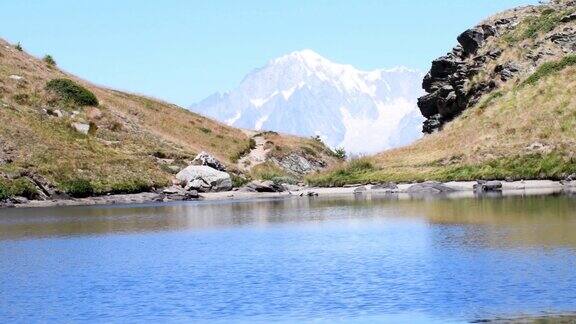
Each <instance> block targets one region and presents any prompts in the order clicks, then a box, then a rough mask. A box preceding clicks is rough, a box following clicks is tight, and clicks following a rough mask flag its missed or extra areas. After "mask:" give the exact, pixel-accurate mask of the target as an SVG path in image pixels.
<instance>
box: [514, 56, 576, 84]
mask: <svg viewBox="0 0 576 324" xmlns="http://www.w3.org/2000/svg"><path fill="white" fill-rule="evenodd" d="M574 65H576V55H568V56H566V57H564V58H563V59H561V60H560V61H555V62H547V63H544V64H542V65H540V67H538V69H537V70H536V72H534V73H533V74H532V75H531V76H530V77H528V79H526V80H524V82H522V84H521V86H525V85H533V84H536V83H537V82H538V81H540V80H541V79H542V78H544V77H547V76H549V75H552V74H554V73H557V72H560V71H562V70H563V69H565V68H567V67H569V66H574Z"/></svg>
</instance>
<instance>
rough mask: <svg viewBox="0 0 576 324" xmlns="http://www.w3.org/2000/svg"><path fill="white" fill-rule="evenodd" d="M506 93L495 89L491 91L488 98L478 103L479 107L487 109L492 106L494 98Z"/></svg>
mask: <svg viewBox="0 0 576 324" xmlns="http://www.w3.org/2000/svg"><path fill="white" fill-rule="evenodd" d="M503 96H504V94H503V93H502V92H500V91H495V92H492V93H490V94H489V95H488V96H487V97H486V99H484V100H483V101H482V102H481V103H480V104H479V105H478V109H480V110H481V111H482V110H484V109H486V108H487V107H488V106H490V105H491V104H492V103H493V102H494V100H496V99H498V98H501V97H503Z"/></svg>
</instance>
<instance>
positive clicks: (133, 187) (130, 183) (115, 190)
mask: <svg viewBox="0 0 576 324" xmlns="http://www.w3.org/2000/svg"><path fill="white" fill-rule="evenodd" d="M150 189H152V185H151V184H149V183H148V182H146V181H143V180H140V179H129V180H125V181H120V182H116V183H113V184H112V188H111V190H110V193H112V194H133V193H140V192H147V191H150Z"/></svg>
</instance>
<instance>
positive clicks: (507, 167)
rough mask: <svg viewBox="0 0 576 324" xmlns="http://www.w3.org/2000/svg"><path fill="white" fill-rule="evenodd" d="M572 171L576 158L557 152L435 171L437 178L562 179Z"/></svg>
mask: <svg viewBox="0 0 576 324" xmlns="http://www.w3.org/2000/svg"><path fill="white" fill-rule="evenodd" d="M575 172H576V160H575V159H570V158H566V157H563V156H562V155H560V154H555V153H551V154H530V155H524V156H515V157H506V158H500V159H494V160H491V161H489V162H486V163H483V164H479V165H465V166H457V167H451V168H448V169H445V170H441V171H439V172H438V174H437V176H436V178H437V179H438V180H443V181H448V180H463V181H464V180H478V179H484V180H491V179H505V178H511V179H515V180H520V179H557V180H560V179H563V178H564V177H565V176H566V175H567V174H572V173H575Z"/></svg>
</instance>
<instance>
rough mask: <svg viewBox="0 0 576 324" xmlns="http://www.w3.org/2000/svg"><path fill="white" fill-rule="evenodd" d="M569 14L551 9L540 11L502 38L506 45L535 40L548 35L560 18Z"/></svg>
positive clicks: (559, 21)
mask: <svg viewBox="0 0 576 324" xmlns="http://www.w3.org/2000/svg"><path fill="white" fill-rule="evenodd" d="M568 13H569V12H567V11H556V10H554V9H551V8H547V9H544V10H542V12H541V13H540V14H539V15H538V16H533V17H528V18H526V19H524V21H522V22H521V23H520V25H519V26H518V27H517V28H516V29H515V30H514V31H512V32H511V33H510V34H508V35H506V36H504V39H505V40H506V41H507V42H508V43H518V42H521V41H523V40H526V39H535V38H536V37H537V36H538V35H540V34H544V33H548V32H550V31H552V30H553V29H554V28H556V27H557V26H558V25H559V24H560V23H561V19H562V17H564V16H565V15H566V14H568Z"/></svg>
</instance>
